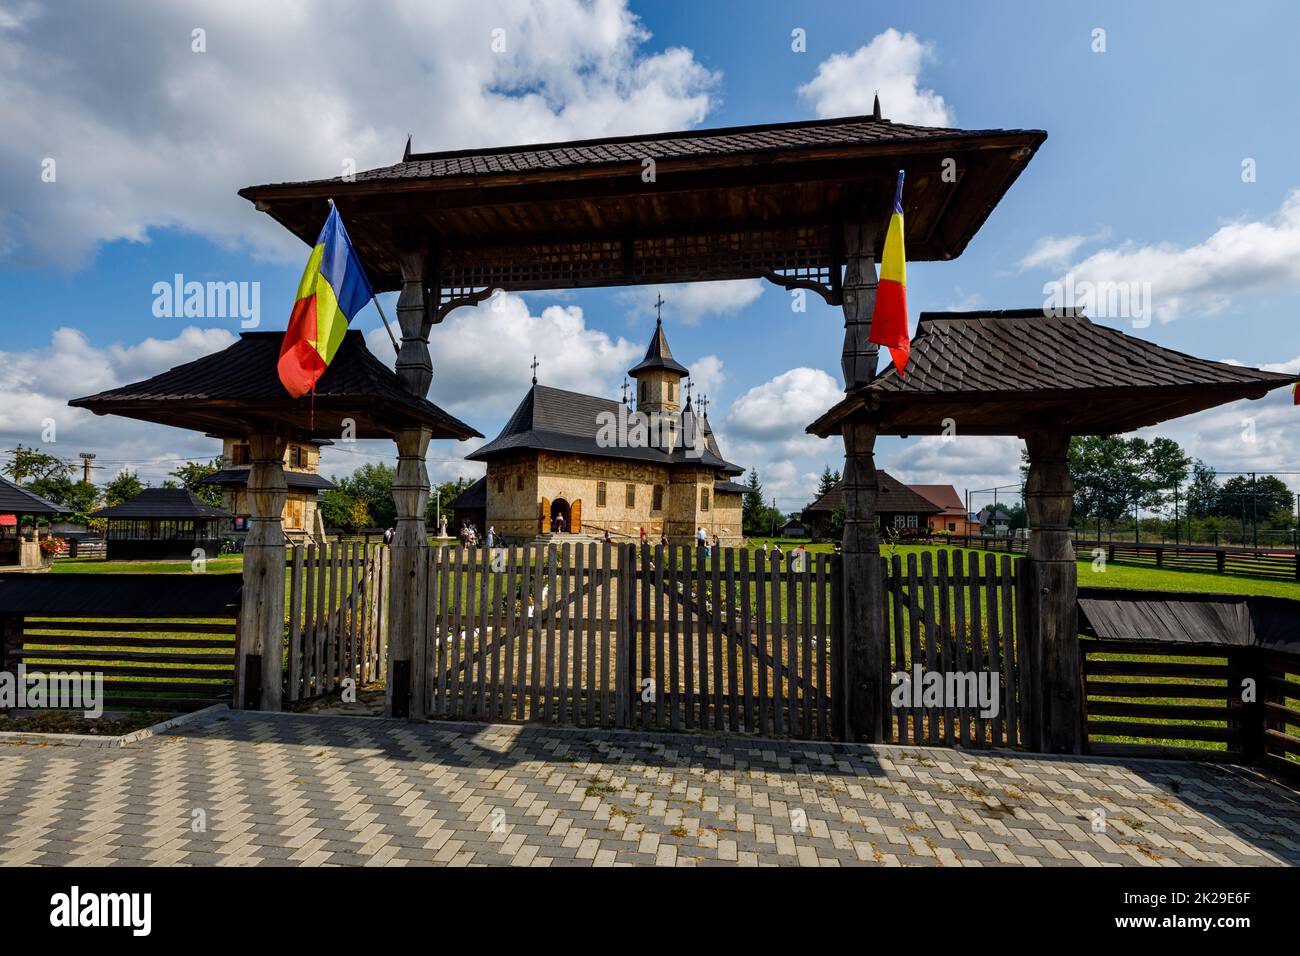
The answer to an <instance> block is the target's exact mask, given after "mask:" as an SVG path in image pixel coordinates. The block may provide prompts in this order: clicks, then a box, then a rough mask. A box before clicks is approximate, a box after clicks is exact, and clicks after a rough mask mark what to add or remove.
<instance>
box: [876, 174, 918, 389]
mask: <svg viewBox="0 0 1300 956" xmlns="http://www.w3.org/2000/svg"><path fill="white" fill-rule="evenodd" d="M869 338H870V340H871V341H872V342H875V343H876V344H877V345H883V346H886V347H887V348H888V349H889V354H890V356H892V357H893V359H894V368H896V369H898V374H899V375H905V374H906V373H905V371H904V369H906V368H907V356H908V354H909V353H910V351H911V343H910V341H909V340H908V337H907V256H906V254H905V253H904V252H903V171H902V170H901V169H900V170H899V171H898V191H897V192H895V193H894V214H893V215H892V216H890V217H889V230H888V231H887V232H886V233H885V251H884V255H882V256H881V257H880V284H879V286H878V287H877V288H876V306H875V308H874V309H873V310H872V313H871V335H870V336H869Z"/></svg>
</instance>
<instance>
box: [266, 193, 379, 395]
mask: <svg viewBox="0 0 1300 956" xmlns="http://www.w3.org/2000/svg"><path fill="white" fill-rule="evenodd" d="M373 297H374V292H372V291H371V288H370V280H369V279H368V278H366V270H365V269H363V268H362V267H361V260H360V259H358V258H357V252H356V250H355V249H354V248H353V247H352V240H351V239H349V238H348V231H347V229H346V228H344V226H343V217H342V216H340V215H339V211H338V208H337V207H331V209H330V214H329V218H328V219H326V220H325V225H324V226H323V227H322V228H321V231H320V235H319V236H318V237H317V239H316V245H315V247H313V249H312V251H311V257H310V258H308V260H307V268H306V269H305V270H304V271H303V274H302V281H300V282H299V283H298V295H297V298H296V299H295V301H294V303H293V312H292V314H290V316H289V328H288V330H287V331H286V332H285V333H284V343H283V344H282V345H281V346H280V360H279V364H278V371H279V373H280V381H281V383H283V385H284V387H285V389H286V390H287V391H288V392H289V394H290V395H292V396H293V397H294V398H298V397H299V396H301V395H305V394H306V393H307V392H309V391H314V390H315V388H316V383H317V381H319V380H320V377H321V376H322V375H324V374H325V369H327V368H328V367H329V364H330V362H332V361H333V360H334V354H335V353H336V352H337V351H338V350H339V346H340V345H341V344H342V343H343V336H344V334H346V332H347V330H348V323H349V322H351V321H352V317H353V316H354V315H356V314H357V313H358V312H360V311H361V309H362V308H364V307H365V304H366V303H367V302H369V301H370V300H371V299H372V298H373Z"/></svg>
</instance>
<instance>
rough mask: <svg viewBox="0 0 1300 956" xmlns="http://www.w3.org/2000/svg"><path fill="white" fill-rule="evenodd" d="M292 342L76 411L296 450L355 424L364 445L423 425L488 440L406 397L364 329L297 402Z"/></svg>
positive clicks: (196, 368)
mask: <svg viewBox="0 0 1300 956" xmlns="http://www.w3.org/2000/svg"><path fill="white" fill-rule="evenodd" d="M283 341H284V333H283V332H245V333H243V334H242V335H241V336H240V337H239V341H237V342H236V343H235V344H234V345H231V346H230V347H229V348H226V349H222V350H221V351H220V352H214V353H213V354H211V355H205V356H203V357H202V358H200V359H195V360H194V361H193V362H186V363H185V364H184V365H178V366H176V367H175V368H172V369H169V370H167V371H166V372H162V373H160V374H158V375H155V376H153V377H152V378H147V379H144V380H143V381H140V382H133V383H132V384H130V385H123V386H121V387H119V388H111V389H108V390H107V391H103V392H99V393H97V394H95V395H87V396H85V397H83V398H74V399H73V400H72V401H70V402H68V404H69V405H71V406H72V407H73V408H88V409H90V410H91V411H92V412H94V413H95V414H96V415H109V414H112V415H122V416H124V417H126V418H135V419H139V420H140V421H146V422H156V423H158V424H161V425H173V426H175V427H177V428H188V429H191V430H193V431H200V432H204V433H209V434H213V435H218V436H244V435H249V434H254V433H257V432H259V431H260V432H264V433H266V434H273V435H283V436H285V437H287V438H292V439H294V440H297V441H302V440H305V439H311V438H328V437H331V436H337V435H338V434H339V433H340V432H341V431H342V429H343V424H342V420H343V419H344V418H350V419H352V420H353V422H354V423H355V426H356V436H355V437H357V438H392V437H393V435H394V433H395V432H396V430H397V429H399V428H403V427H419V426H427V427H429V428H431V429H432V430H433V437H434V438H459V439H464V438H481V437H482V436H481V435H480V434H479V433H478V432H477V431H475V430H474V429H473V428H471V427H470V426H469V425H466V424H465V423H464V422H462V421H461V420H460V419H458V418H455V417H454V416H452V415H450V414H448V413H447V412H445V411H443V410H442V409H441V408H439V407H438V406H437V405H435V404H433V403H432V402H430V401H428V400H427V399H425V398H423V397H422V396H419V395H414V394H412V393H411V392H408V391H407V390H406V389H404V388H403V387H402V385H401V383H400V382H398V380H397V375H396V373H395V372H393V370H392V369H390V368H389V367H388V366H386V365H384V364H383V363H382V362H380V361H379V359H377V358H375V356H374V355H373V354H372V353H371V352H370V350H369V349H367V348H366V342H365V337H364V336H363V335H362V334H361V332H360V331H358V330H356V329H352V330H349V331H348V332H347V334H346V335H344V337H343V342H342V344H340V345H339V350H338V352H337V353H335V356H334V360H333V361H332V362H331V363H330V365H329V368H327V369H326V370H325V374H324V375H322V376H321V378H320V381H319V382H318V383H317V384H316V393H315V395H314V396H312V395H304V396H302V397H301V398H293V397H291V396H290V395H289V393H288V392H286V391H285V390H284V386H283V385H281V384H280V376H279V373H278V372H277V370H276V365H277V363H278V361H279V358H280V346H281V344H282V342H283Z"/></svg>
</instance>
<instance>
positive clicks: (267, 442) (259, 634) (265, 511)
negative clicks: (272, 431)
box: [234, 435, 289, 710]
mask: <svg viewBox="0 0 1300 956" xmlns="http://www.w3.org/2000/svg"><path fill="white" fill-rule="evenodd" d="M284 449H285V442H284V439H283V438H280V437H279V436H277V435H251V436H250V437H249V453H250V457H251V460H252V468H251V469H250V471H249V475H248V506H249V518H250V520H251V521H252V527H251V528H250V529H249V531H248V537H247V539H245V541H244V588H243V593H242V603H241V605H240V610H239V650H238V659H237V661H236V667H235V680H236V687H235V695H234V706H235V707H237V708H239V707H248V706H251V705H252V704H253V697H252V696H251V695H250V694H249V693H248V691H249V690H250V689H251V686H250V685H254V684H255V683H256V682H257V679H258V676H259V675H260V679H261V687H260V692H259V693H258V694H257V696H256V701H257V709H259V710H279V709H280V698H281V684H282V681H283V679H284V650H283V645H284V562H285V549H284V526H283V524H282V523H281V520H280V515H281V513H282V512H283V511H284V503H285V501H286V500H287V499H288V491H289V488H288V486H287V485H286V484H285V480H284ZM259 657H260V659H261V662H260V669H259V670H258V672H257V674H254V673H252V672H250V670H249V665H248V662H249V660H250V659H255V658H259Z"/></svg>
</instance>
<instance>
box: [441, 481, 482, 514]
mask: <svg viewBox="0 0 1300 956" xmlns="http://www.w3.org/2000/svg"><path fill="white" fill-rule="evenodd" d="M447 507H448V508H451V509H453V510H455V509H457V508H460V509H462V510H465V511H472V510H475V509H478V508H486V507H487V476H484V477H482V478H480V479H479V480H478V481H476V482H474V483H473V484H472V485H470V486H469V487H468V488H466V489H465V490H464V491H462V492H461V493H460V494H458V495H457V496H456V497H455V498H452V499H451V501H449V502H448V503H447Z"/></svg>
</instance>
